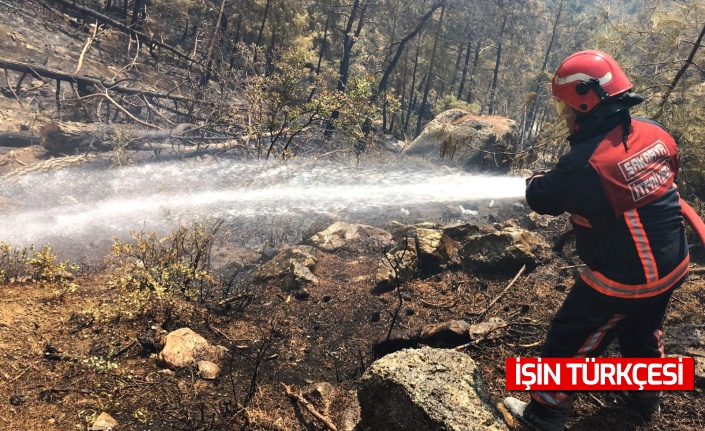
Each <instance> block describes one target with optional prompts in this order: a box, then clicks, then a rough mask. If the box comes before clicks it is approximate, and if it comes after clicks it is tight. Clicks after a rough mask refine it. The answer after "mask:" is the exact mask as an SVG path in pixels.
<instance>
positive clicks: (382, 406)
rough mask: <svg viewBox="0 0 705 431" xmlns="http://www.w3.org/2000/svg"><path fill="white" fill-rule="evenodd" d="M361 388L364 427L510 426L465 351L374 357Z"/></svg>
mask: <svg viewBox="0 0 705 431" xmlns="http://www.w3.org/2000/svg"><path fill="white" fill-rule="evenodd" d="M360 383H361V386H360V389H359V390H358V394H357V395H358V400H359V402H360V409H361V412H360V417H361V420H360V426H361V428H362V429H371V430H385V431H412V430H446V431H480V430H482V431H488V430H489V431H500V430H501V431H506V430H507V427H506V426H505V425H504V424H503V423H502V422H501V420H500V419H499V417H498V415H497V413H496V411H495V410H494V407H493V406H492V403H490V402H489V399H488V397H487V394H486V391H485V389H484V388H483V385H482V381H481V378H480V372H479V369H477V368H476V366H475V363H474V361H473V360H472V359H471V358H470V357H469V356H468V355H466V354H464V353H461V352H456V351H454V350H442V349H433V348H428V347H425V348H422V349H407V350H402V351H400V352H396V353H392V354H390V355H387V356H385V357H384V358H382V359H380V360H378V361H376V362H374V363H373V364H372V366H370V368H369V369H368V370H367V371H366V372H365V374H364V375H363V377H362V379H361V382H360Z"/></svg>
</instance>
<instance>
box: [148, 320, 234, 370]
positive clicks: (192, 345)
mask: <svg viewBox="0 0 705 431" xmlns="http://www.w3.org/2000/svg"><path fill="white" fill-rule="evenodd" d="M158 360H159V362H160V363H162V364H163V365H164V366H166V367H169V368H185V367H188V366H191V365H192V364H194V363H197V362H198V361H201V360H206V361H212V362H216V361H218V360H220V349H218V348H217V347H215V346H212V345H210V344H209V343H208V341H206V339H205V338H203V337H201V336H200V335H198V334H196V333H195V332H193V331H192V330H191V329H190V328H181V329H177V330H176V331H173V332H170V333H169V334H167V336H166V337H165V343H164V349H162V351H161V352H159V356H158Z"/></svg>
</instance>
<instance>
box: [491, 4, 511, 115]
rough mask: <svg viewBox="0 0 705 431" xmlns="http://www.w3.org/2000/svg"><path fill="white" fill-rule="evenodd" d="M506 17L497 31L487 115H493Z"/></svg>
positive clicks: (506, 16)
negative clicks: (495, 54) (495, 55)
mask: <svg viewBox="0 0 705 431" xmlns="http://www.w3.org/2000/svg"><path fill="white" fill-rule="evenodd" d="M507 18H508V15H505V16H504V19H503V20H502V29H501V30H500V31H499V42H498V44H497V60H496V61H495V64H494V72H493V73H492V87H491V89H490V103H489V111H488V114H489V115H493V114H494V103H495V98H496V97H497V77H498V75H499V66H500V64H501V62H502V42H503V40H504V29H505V28H506V27H507Z"/></svg>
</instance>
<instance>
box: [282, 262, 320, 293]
mask: <svg viewBox="0 0 705 431" xmlns="http://www.w3.org/2000/svg"><path fill="white" fill-rule="evenodd" d="M289 275H290V277H289V278H290V280H289V283H288V286H287V287H288V288H289V289H292V288H294V289H295V288H299V287H301V286H304V285H306V284H309V283H311V284H314V285H317V284H318V277H316V276H315V275H313V273H312V272H311V270H310V269H308V267H306V266H304V265H303V264H302V263H301V262H299V261H296V260H292V261H291V272H290V274H289ZM284 290H287V289H284Z"/></svg>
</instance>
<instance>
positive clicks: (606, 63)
mask: <svg viewBox="0 0 705 431" xmlns="http://www.w3.org/2000/svg"><path fill="white" fill-rule="evenodd" d="M631 88H632V84H631V82H629V79H628V78H627V75H625V74H624V71H623V70H622V68H621V67H619V64H617V62H616V61H615V60H614V58H612V57H611V56H610V55H609V54H606V53H604V52H602V51H595V50H588V51H580V52H577V53H575V54H573V55H571V56H570V57H568V58H566V59H565V60H564V61H563V63H561V65H560V66H558V69H557V70H556V74H555V75H553V80H552V81H551V94H552V95H553V97H555V98H556V99H558V100H561V101H563V102H565V103H566V104H568V105H570V106H572V107H573V108H575V109H577V110H578V112H581V113H586V112H590V111H591V110H592V109H593V108H594V107H595V106H596V105H598V104H599V103H600V102H604V101H605V100H607V99H608V98H610V97H613V96H617V95H620V94H622V93H624V92H625V91H629V90H630V89H631Z"/></svg>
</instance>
